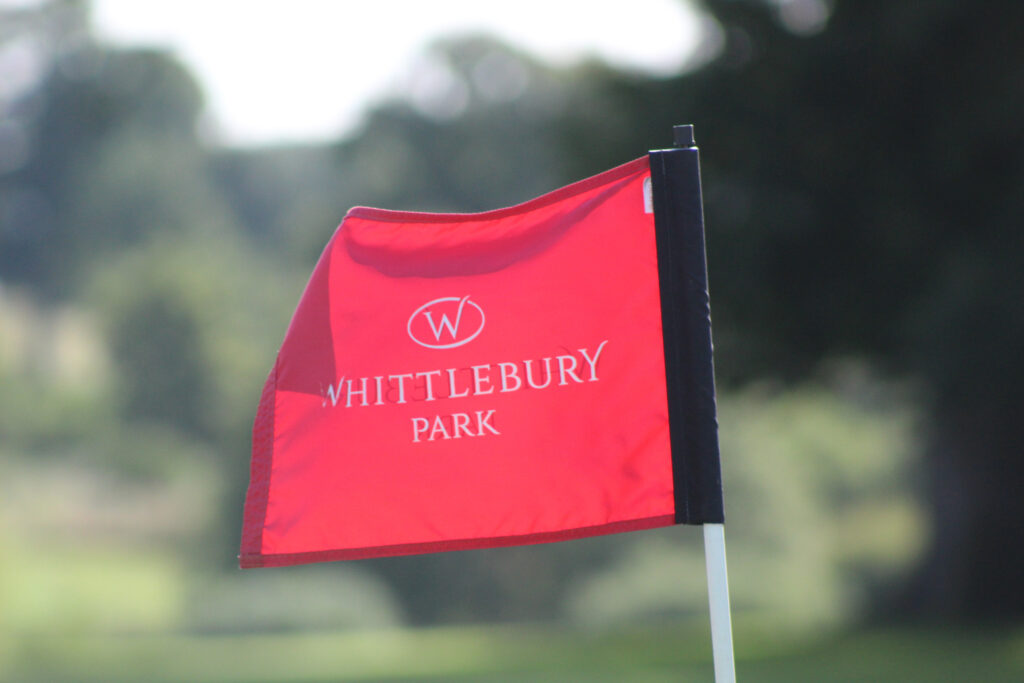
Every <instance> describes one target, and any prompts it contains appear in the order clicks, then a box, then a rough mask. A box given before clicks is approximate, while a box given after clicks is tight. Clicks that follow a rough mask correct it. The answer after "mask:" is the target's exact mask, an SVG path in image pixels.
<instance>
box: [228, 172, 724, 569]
mask: <svg viewBox="0 0 1024 683" xmlns="http://www.w3.org/2000/svg"><path fill="white" fill-rule="evenodd" d="M654 154H655V153H652V156H651V159H655V156H654ZM651 171H652V162H651V161H649V159H648V157H644V158H641V159H637V160H636V161H633V162H630V163H628V164H625V165H623V166H619V167H617V168H614V169H612V170H610V171H606V172H605V173H602V174H600V175H597V176H594V177H592V178H589V179H587V180H584V181H581V182H578V183H575V184H573V185H569V186H567V187H564V188H562V189H560V190H557V191H555V192H553V193H550V194H548V195H544V196H542V197H539V198H537V199H534V200H532V201H530V202H527V203H525V204H521V205H518V206H515V207H511V208H507V209H500V210H497V211H491V212H487V213H480V214H426V213H407V212H395V211H386V210H380V209H369V208H355V209H353V210H351V211H350V212H349V213H348V215H347V216H346V217H345V219H344V221H343V222H342V224H341V226H340V227H339V228H338V230H337V232H336V233H335V234H334V237H333V238H332V239H331V241H330V242H329V243H328V245H327V247H326V249H325V250H324V252H323V255H322V256H321V257H320V260H319V262H318V263H317V265H316V268H315V270H314V272H313V274H312V277H311V278H310V281H309V283H308V285H307V287H306V290H305V292H304V293H303V295H302V298H301V300H300V302H299V305H298V308H297V310H296V312H295V315H294V318H293V319H292V322H291V325H290V326H289V328H288V331H287V333H286V335H285V339H284V342H283V344H282V346H281V349H280V352H279V354H278V357H277V361H276V363H275V364H274V367H273V369H272V370H271V372H270V375H269V377H268V379H267V382H266V385H265V387H264V389H263V395H262V398H261V400H260V404H259V409H258V412H257V417H256V421H255V425H254V429H253V455H252V465H251V479H250V485H249V491H248V496H247V499H246V505H245V517H244V525H243V535H242V548H241V556H240V563H241V566H242V567H266V566H281V565H290V564H299V563H305V562H317V561H327V560H340V559H355V558H364V557H378V556H387V555H403V554H411V553H422V552H435V551H442V550H458V549H468V548H481V547H493V546H502V545H518V544H525V543H537V542H546V541H556V540H564V539H570V538H577V537H582V536H589V535H595V534H604V533H613V532H618V531H627V530H633V529H644V528H651V527H657V526H663V525H668V524H673V523H677V522H696V523H699V522H701V521H714V520H713V519H711V518H712V517H717V516H720V492H719V493H718V498H717V501H718V502H717V503H715V502H714V501H712V505H711V507H712V510H713V511H712V513H711V514H710V516H708V515H700V514H697V513H696V512H695V511H694V510H693V509H692V505H691V502H692V500H691V499H693V498H695V494H694V483H693V482H687V481H686V480H685V478H686V477H687V476H688V475H687V474H686V472H685V471H684V469H685V468H684V466H683V464H682V461H681V457H683V456H685V455H686V454H685V453H684V454H680V453H679V452H678V451H680V450H681V449H682V448H684V446H682V445H680V444H681V443H682V442H681V441H680V437H679V433H680V430H679V429H677V428H673V429H675V432H676V434H675V436H673V433H672V430H670V424H669V423H670V412H671V411H670V407H669V404H670V397H669V394H670V393H672V392H671V391H670V390H668V389H667V387H669V386H671V385H672V382H673V380H671V379H669V380H668V381H667V380H666V353H665V350H666V348H667V347H666V343H665V341H664V332H665V331H664V330H663V317H664V316H665V315H666V314H665V312H664V311H663V308H664V306H665V304H666V302H665V301H663V298H664V296H666V294H664V293H663V292H664V291H665V287H666V283H665V282H664V281H663V280H664V277H663V278H662V280H661V281H660V280H659V267H660V268H661V269H662V270H663V271H664V269H665V268H666V263H665V259H664V258H662V259H661V263H660V264H659V247H658V240H657V239H656V234H655V220H654V213H653V206H654V205H655V204H656V203H657V202H660V201H661V200H660V199H657V197H656V195H657V190H656V191H655V192H654V193H652V191H651V186H650V183H651ZM659 172H660V171H659ZM655 180H656V184H657V183H658V182H661V181H659V180H658V179H657V178H656V179H655ZM697 196H698V201H699V188H698V195H697ZM701 239H702V238H701ZM700 249H701V254H700V257H701V263H703V261H702V259H703V242H702V241H701V244H700ZM700 276H701V277H703V272H702V273H701V274H700ZM668 296H669V297H670V298H673V299H674V298H675V296H674V295H672V294H671V293H669V294H668ZM669 315H670V317H671V316H673V315H674V314H669ZM709 354H710V349H708V358H707V361H708V364H710V355H709ZM670 364H671V363H670ZM709 367H710V365H709ZM670 375H671V373H670ZM712 398H713V386H712ZM711 417H712V419H713V415H712V416H711ZM673 446H675V449H674V448H673ZM715 446H716V449H717V441H716V442H715ZM674 450H675V451H676V453H675V457H674ZM714 457H715V459H716V462H715V470H714V472H713V473H712V479H714V478H715V477H717V450H715V453H714ZM702 476H703V475H702ZM691 478H692V477H691ZM697 484H699V482H697ZM719 487H720V485H719ZM684 506H685V507H686V508H687V509H686V510H683V509H682V508H683V507H684ZM716 506H717V507H716ZM715 510H718V511H717V512H716V511H715Z"/></svg>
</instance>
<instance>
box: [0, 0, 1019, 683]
mask: <svg viewBox="0 0 1024 683" xmlns="http://www.w3.org/2000/svg"><path fill="white" fill-rule="evenodd" d="M684 1H685V0H680V2H684ZM552 2H553V3H554V4H557V0H552ZM210 4H211V5H224V4H227V3H210ZM594 4H595V7H594V8H593V10H592V11H593V12H614V11H618V10H615V9H610V8H607V7H605V6H603V5H602V6H600V7H598V6H597V5H600V3H594ZM621 4H623V5H625V4H627V3H621ZM91 9H92V8H91V7H90V5H89V3H87V2H82V1H70V2H69V1H53V2H3V3H0V680H5V681H6V680H9V681H79V680H81V681H117V680H125V681H128V680H131V681H140V680H168V681H177V680H194V681H286V680H288V681H333V680H417V681H422V680H438V681H441V680H488V681H539V680H544V681H548V680H550V681H571V680H580V681H584V680H586V681H592V680H609V681H620V680H621V681H626V680H628V681H662V680H664V681H669V680H672V681H675V680H692V681H710V680H712V670H711V664H710V640H709V636H708V626H707V606H706V605H707V603H706V594H705V580H704V574H703V572H704V569H703V551H702V546H701V537H700V533H699V531H698V530H695V529H687V528H672V529H663V530H658V531H649V532H640V533H634V534H626V535H620V536H612V537H604V538H596V539H587V540H581V541H574V542H569V543H561V544H553V545H544V546H535V547H523V548H505V549H496V550H489V551H470V552H461V553H449V554H440V555H430V556H421V557H408V558H394V559H388V560H376V561H361V562H348V563H335V564H323V565H314V566H307V567H295V568H288V569H269V570H255V571H247V572H241V571H240V570H238V569H237V568H236V559H235V557H236V554H237V548H238V540H239V530H240V520H241V511H242V502H243V498H244V491H245V486H246V484H247V479H248V457H249V450H248V449H249V433H248V432H249V428H250V425H251V421H252V417H253V414H254V411H255V405H256V402H257V400H258V396H259V391H260V387H261V385H262V382H263V379H264V378H265V375H266V372H267V370H268V369H269V368H270V366H271V364H272V362H273V358H274V354H275V352H276V348H277V345H278V344H279V342H280V340H281V338H282V337H283V334H284V330H285V328H286V325H287V322H288V320H289V317H290V315H291V312H292V310H293V307H294V305H295V303H296V301H297V299H298V296H299V294H300V292H301V290H302V287H303V285H304V283H305V279H306V277H307V276H308V274H309V272H310V271H311V269H312V266H313V264H314V262H315V260H316V258H317V256H318V255H319V252H320V250H321V249H322V248H323V245H324V244H325V243H326V242H327V240H328V238H329V237H330V235H331V234H332V232H333V230H334V228H335V226H336V225H337V223H338V222H339V221H340V218H341V217H342V216H343V215H344V213H345V211H346V210H347V208H349V207H350V206H352V205H356V204H363V205H374V206H382V207H387V208H393V209H412V210H427V211H435V210H438V211H478V210H486V209H490V208H496V207H500V206H505V205H508V204H512V203H517V202H520V201H524V200H526V199H529V198H531V197H533V196H535V195H538V194H541V193H543V192H546V191H548V190H551V189H554V188H556V187H558V186H560V185H562V184H565V183H568V182H571V181H573V180H577V179H579V178H582V177H584V176H587V175H590V174H593V173H597V172H599V171H601V170H604V169H605V168H608V167H610V166H613V165H617V164H619V163H623V162H625V161H628V160H630V159H632V158H635V157H637V156H640V155H641V154H643V153H644V152H645V150H647V149H652V148H660V147H667V146H670V144H671V126H672V125H673V124H678V123H693V124H695V126H696V134H697V139H698V143H699V144H700V145H701V148H702V162H703V176H704V190H705V194H704V199H705V213H706V221H707V232H708V237H707V240H708V258H709V272H710V279H711V287H712V307H713V313H714V326H715V341H716V365H717V372H718V380H719V386H720V394H721V395H720V422H721V438H722V453H723V467H724V480H725V493H726V513H727V518H728V522H729V523H728V530H729V532H728V542H729V562H730V574H731V577H730V578H731V582H732V597H733V607H734V619H735V639H736V647H737V657H738V665H737V668H738V674H739V679H740V680H743V681H822V680H829V681H867V680H870V681H918V680H919V681H935V680H948V681H1020V680H1024V587H1022V585H1021V579H1022V577H1024V496H1022V495H1021V491H1022V490H1024V486H1022V484H1024V389H1022V386H1024V237H1022V235H1024V231H1022V228H1024V40H1022V39H1021V36H1022V31H1024V3H1020V2H1018V1H1017V0H1002V1H1000V0H990V1H989V2H985V3H975V2H968V1H967V0H960V1H956V0H933V1H932V2H919V1H917V0H858V1H854V0H702V1H701V2H696V0H695V2H694V3H687V4H686V9H687V11H688V12H691V13H692V15H693V16H694V17H696V18H697V24H696V25H697V27H698V30H697V32H696V34H695V35H696V40H694V37H693V36H692V35H688V36H683V35H680V37H679V40H680V41H684V40H686V41H691V42H692V43H693V45H692V49H691V48H688V50H689V51H688V52H687V57H686V59H685V60H683V61H682V62H680V63H679V64H677V65H675V66H674V67H672V68H669V69H666V68H661V69H659V70H658V71H656V72H654V71H651V70H650V69H647V70H644V69H640V68H626V67H623V66H622V65H615V64H611V63H608V62H606V61H602V60H600V59H596V58H593V59H584V60H575V61H569V62H566V61H555V62H552V61H550V60H547V59H545V58H542V57H538V56H536V54H535V53H533V52H530V51H527V50H526V49H524V48H522V47H518V46H516V45H514V44H510V43H508V42H505V41H502V40H499V39H497V38H495V37H494V36H491V35H486V34H474V35H467V34H465V33H456V32H455V29H457V28H458V26H459V23H458V18H457V17H452V18H451V26H452V33H451V35H446V36H443V37H441V38H440V39H439V40H437V41H435V42H434V43H432V44H431V45H430V46H428V47H424V48H422V49H420V50H419V51H418V53H417V55H416V57H415V58H414V59H413V61H412V62H411V63H410V65H409V69H408V72H407V74H406V76H405V78H404V79H403V80H401V81H400V82H399V84H398V85H397V86H396V87H393V88H392V89H391V90H390V91H388V93H387V94H386V95H382V96H381V97H379V98H378V99H377V100H375V101H373V102H372V103H371V104H369V105H367V106H366V107H365V108H364V110H363V112H362V114H361V116H360V118H359V119H358V121H357V122H355V123H351V124H350V125H348V127H347V128H345V129H344V131H341V129H339V132H338V134H337V136H336V137H335V138H334V139H329V140H317V141H305V142H302V143H299V142H291V143H282V142H278V143H276V144H267V143H266V142H265V141H264V142H263V143H262V144H255V143H254V142H253V141H251V140H250V141H239V140H232V139H231V138H230V135H225V134H223V132H221V133H218V131H217V130H216V127H215V126H211V124H210V121H209V118H208V112H207V110H206V109H205V108H204V98H205V95H204V92H203V89H202V88H201V87H200V85H199V81H198V80H197V77H196V75H195V74H194V73H193V72H192V71H190V69H189V68H188V67H186V66H185V65H184V63H183V62H182V61H179V60H178V59H177V58H176V57H175V55H174V54H172V53H171V52H168V51H166V50H162V49H157V48H146V47H125V46H123V45H119V44H114V43H113V42H111V41H110V40H108V39H106V38H104V37H103V36H102V35H100V33H98V32H97V30H96V27H95V24H94V22H93V20H92V18H91V17H92V14H91ZM279 10H280V12H283V13H287V12H290V11H306V12H307V14H309V11H308V8H307V7H304V5H303V4H302V3H280V7H279ZM619 10H621V8H619ZM234 11H237V12H238V13H239V16H240V17H244V14H245V4H244V3H243V4H241V5H235V6H234ZM536 14H537V16H536V17H535V19H534V20H535V21H536V22H537V23H538V25H540V24H543V22H545V21H546V19H548V18H549V17H546V16H545V14H544V13H543V12H540V11H537V13H536ZM306 21H308V22H309V23H310V24H311V25H313V24H316V22H317V17H316V16H315V12H314V13H312V14H310V15H309V16H307V17H306ZM392 21H394V22H396V25H399V24H401V22H402V21H403V18H402V15H401V13H400V12H399V13H396V16H394V17H393V19H392ZM197 28H198V27H197ZM238 30H239V31H240V32H241V31H245V30H246V26H245V23H244V21H243V20H241V19H240V22H239V29H238ZM561 30H563V31H564V32H565V33H566V35H572V33H573V30H574V26H573V23H572V22H566V23H565V25H564V26H563V27H562V28H561ZM624 30H625V28H624ZM630 30H633V29H630ZM346 31H348V32H353V31H354V32H360V31H362V32H375V33H377V34H379V35H380V37H381V40H387V36H388V31H387V26H386V25H385V26H360V25H358V23H356V24H355V25H352V26H347V27H345V28H344V30H341V29H339V40H343V39H344V35H345V32H346ZM273 38H274V36H273V35H269V34H268V35H266V36H265V42H266V49H267V50H274V49H277V47H278V46H277V45H276V43H275V41H274V39H273ZM645 39H646V34H645V32H643V31H634V32H633V34H632V40H634V41H637V42H638V43H641V42H643V41H644V40H645ZM659 39H664V38H659ZM224 40H225V41H226V42H228V43H230V42H231V40H232V36H231V35H230V34H226V35H224ZM244 58H245V54H244V53H243V54H241V55H240V59H244ZM334 69H335V70H334V76H333V78H331V79H329V80H327V81H325V82H323V83H322V84H321V85H322V87H323V88H325V89H344V88H345V83H346V77H347V76H346V75H347V74H350V73H354V72H356V71H358V70H359V69H360V65H359V63H358V62H352V61H342V60H339V62H338V63H337V64H335V65H334ZM258 75H259V74H258ZM305 77H307V75H306V74H304V73H303V72H302V71H301V67H300V68H299V70H298V71H292V72H289V73H288V74H287V78H288V79H303V78H305ZM308 77H312V76H308ZM275 78H277V79H279V80H281V79H282V76H281V75H280V74H273V73H271V74H267V75H266V77H265V79H264V81H265V88H266V89H267V90H268V91H270V92H273V91H274V89H275ZM281 87H282V88H283V87H284V81H283V80H281ZM297 115H298V114H297Z"/></svg>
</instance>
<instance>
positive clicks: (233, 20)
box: [93, 0, 701, 145]
mask: <svg viewBox="0 0 1024 683" xmlns="http://www.w3.org/2000/svg"><path fill="white" fill-rule="evenodd" d="M93 24H94V26H95V28H96V30H97V33H98V34H99V36H100V37H101V38H102V39H104V40H107V41H111V42H114V43H115V44H120V45H156V46H159V47H165V48H169V49H170V50H171V51H172V52H173V53H174V54H175V55H177V56H178V57H179V58H180V59H181V60H182V61H183V62H185V63H186V64H187V65H189V67H190V68H191V69H192V70H193V71H194V72H195V73H196V74H197V75H198V77H199V79H200V81H201V83H202V84H203V87H204V89H205V91H206V94H207V100H208V105H209V118H210V120H211V121H212V122H213V125H214V128H215V130H217V131H218V134H217V138H216V139H218V140H219V141H222V142H225V143H228V144H242V145H248V144H267V143H275V142H283V141H292V142H303V141H309V142H314V141H322V140H325V139H329V138H333V137H336V136H338V135H341V134H344V133H345V132H348V131H350V130H351V129H352V128H353V127H354V126H355V125H356V124H357V123H358V121H359V117H360V115H361V113H362V112H363V111H364V110H365V108H366V106H367V105H368V104H370V103H372V102H373V101H375V100H378V99H380V98H381V97H382V96H384V95H385V94H392V93H394V92H395V91H396V89H397V88H398V85H397V84H398V83H400V82H401V81H402V76H403V74H405V73H407V72H408V71H409V69H410V68H411V65H412V64H413V61H414V57H415V56H416V55H417V54H422V51H423V49H424V47H425V46H426V45H428V44H429V43H430V42H432V41H433V40H435V39H437V38H438V37H450V36H453V35H458V34H467V33H474V32H486V33H489V34H492V35H496V36H498V37H499V38H501V39H503V40H505V41H507V42H509V43H511V44H513V45H516V46H519V47H521V48H523V49H525V50H527V51H529V52H531V53H534V54H536V55H538V56H540V57H542V58H544V59H547V60H548V61H553V62H556V63H567V62H572V61H574V60H578V59H581V58H583V57H586V56H593V55H597V56H600V57H602V58H604V59H605V60H607V61H608V62H610V63H612V64H615V65H617V66H620V67H625V68H631V69H640V70H645V71H652V72H655V73H669V72H672V71H674V70H676V69H678V68H679V67H681V66H682V65H683V64H684V63H685V62H686V60H687V59H688V58H689V57H690V56H691V55H692V54H693V52H694V50H695V49H696V47H697V44H698V41H699V39H700V32H701V24H700V20H699V19H698V17H697V16H696V15H695V14H694V12H693V10H692V9H691V8H690V6H689V4H688V3H687V2H686V0H629V2H615V3H611V2H600V1H599V0H489V1H484V0H475V1H474V0H422V1H415V0H407V1H404V2H403V1H402V0H359V1H354V0H337V1H335V2H330V1H329V0H287V1H285V2H283V1H277V2H273V1H270V0H244V1H236V0H147V2H138V0H93Z"/></svg>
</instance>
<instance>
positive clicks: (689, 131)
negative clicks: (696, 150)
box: [672, 123, 697, 147]
mask: <svg viewBox="0 0 1024 683" xmlns="http://www.w3.org/2000/svg"><path fill="white" fill-rule="evenodd" d="M672 137H673V140H674V142H675V145H676V147H696V146H697V145H696V143H694V141H693V124H692V123H687V124H684V125H682V126H672Z"/></svg>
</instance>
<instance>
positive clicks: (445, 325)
mask: <svg viewBox="0 0 1024 683" xmlns="http://www.w3.org/2000/svg"><path fill="white" fill-rule="evenodd" d="M444 301H457V302H459V304H460V305H459V313H458V315H457V316H456V319H455V322H454V324H453V323H452V322H451V321H450V320H448V316H447V315H446V314H444V313H442V314H441V320H440V322H439V323H438V325H437V326H436V327H435V326H434V324H433V321H432V319H431V318H430V317H429V316H430V312H429V311H427V309H429V308H430V307H431V306H433V305H434V304H438V303H442V302H444ZM465 304H469V305H470V306H472V307H473V308H475V309H476V311H477V313H479V314H480V326H479V327H478V328H477V329H476V331H475V332H473V334H471V335H469V336H468V337H466V338H465V339H461V340H460V339H459V338H458V332H459V326H460V325H461V324H462V306H464V305H465ZM421 313H422V314H423V315H425V316H427V322H428V324H430V326H431V329H432V330H433V331H434V333H435V336H436V337H437V341H440V338H441V334H440V331H441V330H445V329H447V330H448V332H449V334H451V336H452V338H453V339H455V340H456V341H454V342H452V343H450V344H431V343H430V342H425V341H422V340H420V339H417V338H416V335H415V334H413V331H412V323H413V321H414V320H416V316H418V315H420V314H421ZM485 322H486V317H485V316H484V309H482V308H480V305H479V304H477V303H476V302H475V301H471V300H470V298H469V295H466V296H465V297H457V296H442V297H438V298H437V299H433V300H431V301H428V302H427V303H425V304H423V305H422V306H420V307H419V308H417V309H416V310H415V311H413V312H412V315H410V316H409V322H407V323H406V325H405V331H406V332H407V333H408V335H409V338H410V339H412V340H413V341H414V342H416V343H417V344H419V345H420V346H423V347H426V348H428V349H453V348H456V347H458V346H463V345H464V344H468V343H469V342H471V341H473V340H474V339H476V338H477V337H478V336H480V333H481V332H483V331H484V323H485Z"/></svg>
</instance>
